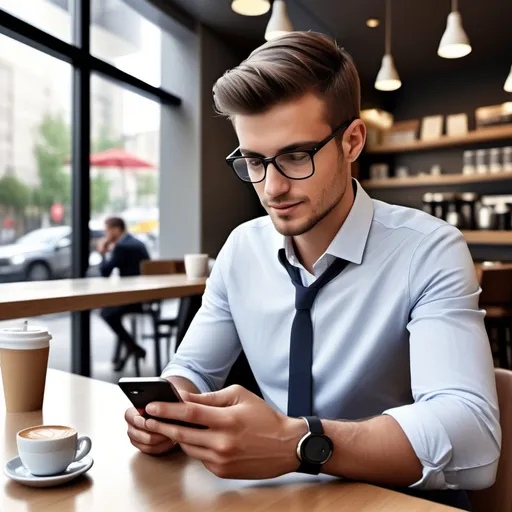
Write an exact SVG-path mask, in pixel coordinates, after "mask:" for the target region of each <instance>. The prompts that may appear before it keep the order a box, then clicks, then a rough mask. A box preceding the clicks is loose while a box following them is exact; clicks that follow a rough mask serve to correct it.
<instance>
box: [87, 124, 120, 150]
mask: <svg viewBox="0 0 512 512" xmlns="http://www.w3.org/2000/svg"><path fill="white" fill-rule="evenodd" d="M112 148H119V149H122V148H124V141H123V138H122V137H118V138H111V137H110V134H109V133H108V130H107V129H106V127H104V126H103V127H102V128H101V133H100V136H99V138H98V140H96V141H93V142H92V144H91V151H92V152H93V153H101V152H102V151H106V150H107V149H112Z"/></svg>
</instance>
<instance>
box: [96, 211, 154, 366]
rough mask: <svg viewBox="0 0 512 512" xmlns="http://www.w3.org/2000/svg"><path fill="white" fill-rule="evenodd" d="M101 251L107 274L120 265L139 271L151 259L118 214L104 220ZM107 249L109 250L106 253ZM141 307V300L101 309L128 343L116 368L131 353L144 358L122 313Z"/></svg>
mask: <svg viewBox="0 0 512 512" xmlns="http://www.w3.org/2000/svg"><path fill="white" fill-rule="evenodd" d="M97 250H98V252H99V253H100V254H101V256H102V257H103V261H102V262H101V264H100V273H101V275H102V276H103V277H108V276H110V274H111V273H112V271H113V270H114V268H118V269H119V274H120V275H121V276H123V277H124V276H138V275H140V264H141V262H143V261H144V260H149V259H151V258H150V256H149V253H148V250H147V249H146V246H145V245H144V244H143V243H142V242H141V241H140V240H138V239H137V238H135V237H134V236H133V235H131V234H130V233H128V232H127V231H126V224H125V222H124V220H123V219H121V218H119V217H111V218H109V219H107V220H106V221H105V238H104V239H102V240H100V241H99V242H98V246H97ZM107 253H110V255H109V257H107ZM141 311H142V305H141V304H127V305H124V306H112V307H107V308H103V309H102V310H101V317H102V318H103V320H105V322H106V323H107V324H108V325H109V326H110V328H111V329H112V330H113V331H114V332H115V333H116V335H117V336H118V338H119V340H121V342H122V343H124V344H125V346H126V354H125V356H124V357H122V358H120V359H119V360H118V361H114V365H115V366H114V371H116V372H120V371H122V370H123V368H124V366H125V365H126V362H127V361H128V359H129V358H130V357H132V356H133V357H136V358H144V357H145V356H146V351H145V350H144V349H143V348H142V347H140V346H139V345H137V343H136V342H135V340H134V339H133V337H132V336H131V335H130V334H129V333H128V331H127V330H126V329H125V328H124V327H123V322H122V320H123V316H124V315H126V314H129V313H139V312H141Z"/></svg>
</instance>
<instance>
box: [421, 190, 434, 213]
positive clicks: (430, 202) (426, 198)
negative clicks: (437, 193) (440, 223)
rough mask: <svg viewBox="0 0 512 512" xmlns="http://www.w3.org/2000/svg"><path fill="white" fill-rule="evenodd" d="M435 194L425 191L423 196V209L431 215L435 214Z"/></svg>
mask: <svg viewBox="0 0 512 512" xmlns="http://www.w3.org/2000/svg"><path fill="white" fill-rule="evenodd" d="M433 196H434V194H432V192H425V194H423V197H422V201H423V211H424V212H426V213H428V214H429V215H434V197H433Z"/></svg>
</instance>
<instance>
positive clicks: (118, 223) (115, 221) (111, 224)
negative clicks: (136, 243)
mask: <svg viewBox="0 0 512 512" xmlns="http://www.w3.org/2000/svg"><path fill="white" fill-rule="evenodd" d="M105 225H106V226H107V228H109V229H112V228H119V229H120V230H121V231H126V224H125V222H124V220H123V219H121V217H109V218H108V219H107V220H106V221H105Z"/></svg>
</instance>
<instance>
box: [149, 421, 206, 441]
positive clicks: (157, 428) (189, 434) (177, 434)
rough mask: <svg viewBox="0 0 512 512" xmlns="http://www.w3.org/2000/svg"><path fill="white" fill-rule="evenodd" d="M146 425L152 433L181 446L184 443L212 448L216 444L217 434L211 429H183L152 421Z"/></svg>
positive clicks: (178, 426) (179, 426)
mask: <svg viewBox="0 0 512 512" xmlns="http://www.w3.org/2000/svg"><path fill="white" fill-rule="evenodd" d="M146 424H147V427H148V429H149V430H151V432H156V433H157V434H161V435H164V436H165V437H168V438H169V439H173V440H174V441H175V442H176V443H177V444H179V445H181V444H182V443H184V444H190V445H194V446H201V447H203V448H212V447H214V446H215V443H216V434H215V433H213V432H212V431H211V430H209V429H208V430H204V429H197V428H189V427H182V426H181V425H172V424H169V423H163V422H162V421H157V420H152V419H149V420H147V422H146Z"/></svg>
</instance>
